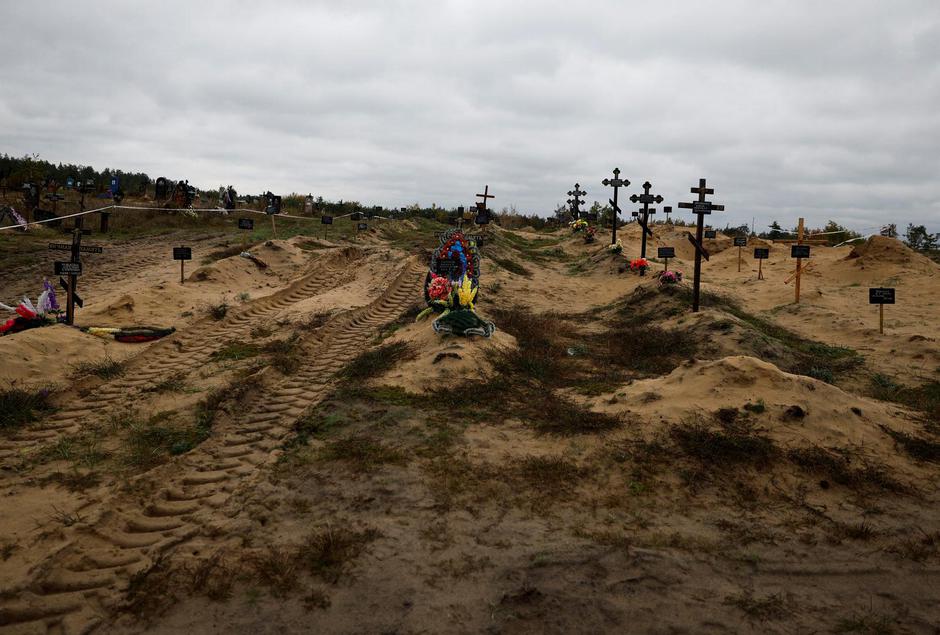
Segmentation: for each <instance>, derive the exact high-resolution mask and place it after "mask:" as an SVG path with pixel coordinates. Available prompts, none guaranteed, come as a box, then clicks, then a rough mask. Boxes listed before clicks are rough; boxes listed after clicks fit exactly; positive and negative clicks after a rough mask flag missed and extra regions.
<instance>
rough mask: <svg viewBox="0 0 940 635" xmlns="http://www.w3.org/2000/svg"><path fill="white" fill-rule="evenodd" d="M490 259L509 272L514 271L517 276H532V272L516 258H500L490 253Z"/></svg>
mask: <svg viewBox="0 0 940 635" xmlns="http://www.w3.org/2000/svg"><path fill="white" fill-rule="evenodd" d="M489 260H491V261H492V262H494V263H495V264H496V265H498V266H499V267H500V268H501V269H504V270H506V271H508V272H509V273H514V274H516V275H517V276H525V277H526V278H531V277H532V272H531V271H529V270H528V269H526V268H525V267H523V266H522V265H520V264H519V263H518V262H516V261H515V260H510V259H509V258H500V257H498V256H494V255H490V256H489Z"/></svg>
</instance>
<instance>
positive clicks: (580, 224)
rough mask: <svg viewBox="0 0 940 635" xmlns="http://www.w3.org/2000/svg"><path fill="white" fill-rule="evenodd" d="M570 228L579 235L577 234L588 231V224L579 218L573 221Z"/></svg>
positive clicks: (569, 224)
mask: <svg viewBox="0 0 940 635" xmlns="http://www.w3.org/2000/svg"><path fill="white" fill-rule="evenodd" d="M568 226H569V227H571V229H572V230H574V232H575V233H577V232H581V231H584V230H585V229H587V226H588V222H587V221H586V220H584V219H583V218H579V219H577V220H573V221H571V222H570V223H568Z"/></svg>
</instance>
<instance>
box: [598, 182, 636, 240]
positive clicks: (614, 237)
mask: <svg viewBox="0 0 940 635" xmlns="http://www.w3.org/2000/svg"><path fill="white" fill-rule="evenodd" d="M601 183H603V184H604V185H609V186H610V187H612V188H614V197H613V198H612V199H608V200H609V201H610V205H611V206H612V207H613V208H614V209H613V215H614V222H613V231H612V232H611V234H610V244H611V245H616V244H617V220H618V219H619V214H620V208H619V207H618V206H617V190H619V189H620V188H621V187H627V186H628V185H630V181H628V180H627V179H621V178H620V168H614V178H612V179H604V180H603V181H601Z"/></svg>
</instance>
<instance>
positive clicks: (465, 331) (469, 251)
mask: <svg viewBox="0 0 940 635" xmlns="http://www.w3.org/2000/svg"><path fill="white" fill-rule="evenodd" d="M479 290H480V252H479V249H478V248H477V246H476V243H475V242H473V241H471V240H468V239H467V237H466V236H464V234H463V232H462V231H461V230H459V229H454V230H451V231H448V232H445V233H444V234H442V235H441V244H440V247H438V248H437V249H436V250H435V251H434V252H433V253H432V254H431V264H430V267H429V271H428V275H427V277H426V278H425V281H424V300H425V302H427V304H428V307H427V308H426V309H425V310H424V311H422V312H421V313H420V314H419V315H418V317H417V319H418V320H420V319H423V318H424V317H426V316H428V315H430V314H431V313H439V314H440V315H439V316H438V317H437V319H435V320H434V322H433V324H432V326H433V327H434V330H435V332H437V333H458V334H461V335H482V336H484V337H489V336H490V335H492V334H493V331H495V330H496V326H495V325H494V324H493V323H492V322H488V321H486V320H484V319H482V318H481V317H480V316H478V315H477V314H476V311H475V310H474V307H473V303H474V301H476V298H477V294H478V293H479Z"/></svg>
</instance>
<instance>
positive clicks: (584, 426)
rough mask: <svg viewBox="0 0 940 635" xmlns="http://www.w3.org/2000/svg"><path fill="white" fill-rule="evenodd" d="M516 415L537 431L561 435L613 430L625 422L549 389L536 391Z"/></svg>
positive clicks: (525, 400)
mask: <svg viewBox="0 0 940 635" xmlns="http://www.w3.org/2000/svg"><path fill="white" fill-rule="evenodd" d="M524 402H525V404H526V405H524V406H522V405H520V409H519V410H517V412H516V413H515V414H517V415H520V416H522V418H523V420H524V421H526V422H527V423H529V424H530V425H532V426H533V427H534V428H535V429H536V430H537V431H539V432H545V433H550V434H558V435H572V434H592V433H598V432H606V431H608V430H613V429H614V428H617V427H619V426H620V425H621V420H620V419H619V418H618V417H615V416H613V415H609V414H606V413H603V412H594V411H593V410H588V409H587V408H585V407H584V406H581V405H579V404H576V403H574V402H572V401H569V400H567V399H564V398H562V397H559V396H557V395H555V394H554V393H552V392H550V391H548V392H544V393H541V394H538V393H532V394H530V395H529V398H528V399H524Z"/></svg>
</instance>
